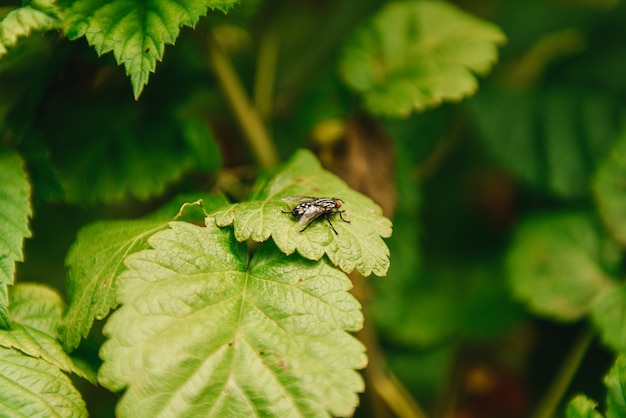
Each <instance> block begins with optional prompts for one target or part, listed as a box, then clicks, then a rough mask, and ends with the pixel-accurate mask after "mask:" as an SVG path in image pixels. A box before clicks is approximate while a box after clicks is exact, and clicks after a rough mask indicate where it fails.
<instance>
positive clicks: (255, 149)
mask: <svg viewBox="0 0 626 418" xmlns="http://www.w3.org/2000/svg"><path fill="white" fill-rule="evenodd" d="M207 39H208V55H209V62H210V63H211V66H212V67H213V70H214V72H215V75H216V77H217V79H218V81H219V83H220V86H221V88H222V90H223V91H224V95H225V96H226V100H227V101H228V104H229V105H230V107H231V109H232V110H233V112H234V114H235V117H236V119H237V121H238V122H239V125H240V127H241V129H242V131H243V134H244V138H245V139H246V141H247V142H248V145H249V146H250V149H251V150H252V153H253V154H254V156H255V158H256V160H257V162H258V163H259V165H260V166H261V167H263V168H270V167H272V166H274V165H276V164H277V163H278V151H277V149H276V145H275V144H274V142H273V141H272V140H271V138H270V136H269V134H268V133H267V129H266V128H265V126H264V124H263V121H262V119H261V116H260V114H259V112H258V111H257V109H256V108H255V107H254V106H253V105H252V103H251V102H250V99H249V98H248V96H247V94H246V91H245V89H244V87H243V83H242V82H241V80H240V79H239V77H238V76H237V73H236V72H235V68H234V67H233V65H232V63H231V62H230V60H229V59H228V57H227V56H226V54H225V53H224V51H223V50H222V48H221V47H220V45H219V44H218V43H217V41H216V40H215V38H214V36H213V34H212V33H210V32H209V33H208V34H207Z"/></svg>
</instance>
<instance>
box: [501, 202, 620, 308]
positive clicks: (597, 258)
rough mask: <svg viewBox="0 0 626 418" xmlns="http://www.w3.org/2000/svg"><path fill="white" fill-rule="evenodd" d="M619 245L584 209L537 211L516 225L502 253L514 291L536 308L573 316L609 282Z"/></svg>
mask: <svg viewBox="0 0 626 418" xmlns="http://www.w3.org/2000/svg"><path fill="white" fill-rule="evenodd" d="M620 260H621V253H620V251H619V248H617V246H616V245H615V244H614V243H613V242H612V241H611V240H610V239H608V237H606V236H604V235H603V233H602V230H601V228H600V226H599V225H598V224H597V222H594V219H593V218H591V217H590V216H588V215H586V214H581V213H572V214H558V215H552V216H544V217H536V218H532V219H528V220H526V221H525V222H523V223H522V224H521V225H520V227H519V228H518V230H517V232H516V234H515V238H514V240H513V245H512V248H511V250H510V251H509V254H508V258H507V268H508V275H509V280H510V285H511V287H512V290H513V293H514V295H515V296H516V297H517V298H518V299H520V300H522V301H523V302H524V303H526V304H527V305H528V306H529V307H530V309H531V310H533V311H534V312H536V313H539V314H542V315H547V316H551V317H554V318H557V319H560V320H576V319H579V318H581V317H582V316H584V315H586V314H587V313H589V310H590V308H591V306H592V304H593V303H594V300H595V299H596V298H597V297H598V296H599V295H600V294H601V293H602V292H603V291H604V290H606V289H608V288H609V287H610V286H612V285H613V280H612V278H611V274H610V273H611V272H612V271H614V270H615V269H616V267H617V266H618V265H619V262H620Z"/></svg>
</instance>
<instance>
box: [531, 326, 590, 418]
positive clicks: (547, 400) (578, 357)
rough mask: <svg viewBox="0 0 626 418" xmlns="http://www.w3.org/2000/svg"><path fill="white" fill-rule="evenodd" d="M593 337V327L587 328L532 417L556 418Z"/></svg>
mask: <svg viewBox="0 0 626 418" xmlns="http://www.w3.org/2000/svg"><path fill="white" fill-rule="evenodd" d="M593 335H594V333H593V330H592V329H591V327H586V328H585V329H584V330H583V331H582V332H581V334H580V336H579V337H578V339H577V340H576V341H575V343H574V345H573V347H572V348H571V350H570V352H569V353H568V355H567V357H566V358H565V361H564V362H563V364H562V365H561V368H560V370H559V371H558V373H557V374H556V376H555V377H554V380H553V381H552V384H551V385H550V387H549V388H548V390H547V392H546V394H545V395H544V397H543V399H542V400H541V401H540V402H539V404H538V405H537V407H536V409H535V413H534V414H533V415H532V417H533V418H552V417H554V416H555V412H556V410H557V408H558V407H559V404H560V403H561V400H562V399H563V396H564V395H565V392H566V391H567V388H568V387H569V385H570V383H571V381H572V379H573V378H574V375H575V374H576V371H577V370H578V366H580V363H581V362H582V360H583V358H584V357H585V353H586V352H587V349H588V348H589V344H591V341H592V340H593Z"/></svg>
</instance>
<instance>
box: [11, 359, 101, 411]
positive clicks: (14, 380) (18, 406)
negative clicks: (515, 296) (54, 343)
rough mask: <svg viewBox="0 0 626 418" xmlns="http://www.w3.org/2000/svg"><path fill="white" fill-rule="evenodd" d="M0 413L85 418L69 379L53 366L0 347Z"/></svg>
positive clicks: (78, 395)
mask: <svg viewBox="0 0 626 418" xmlns="http://www.w3.org/2000/svg"><path fill="white" fill-rule="evenodd" d="M0 386H1V387H2V390H0V411H2V415H3V416H11V417H13V416H15V417H53V418H57V417H58V418H63V417H76V418H80V417H85V418H86V417H87V416H88V415H87V408H86V406H85V402H84V401H83V399H82V398H81V396H80V393H79V392H78V391H77V390H76V388H74V386H72V382H71V381H70V379H69V378H68V377H67V376H66V375H65V374H63V372H61V371H60V370H59V369H58V368H57V367H56V366H54V365H52V364H50V363H48V362H47V361H45V360H42V359H37V358H34V357H31V356H28V355H25V354H23V353H20V352H18V351H16V350H13V349H9V348H0Z"/></svg>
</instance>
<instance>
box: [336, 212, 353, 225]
mask: <svg viewBox="0 0 626 418" xmlns="http://www.w3.org/2000/svg"><path fill="white" fill-rule="evenodd" d="M344 212H345V210H338V211H337V213H338V214H339V217H340V218H341V220H342V221H344V222H345V223H350V221H346V220H345V219H343V215H342V213H344Z"/></svg>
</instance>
